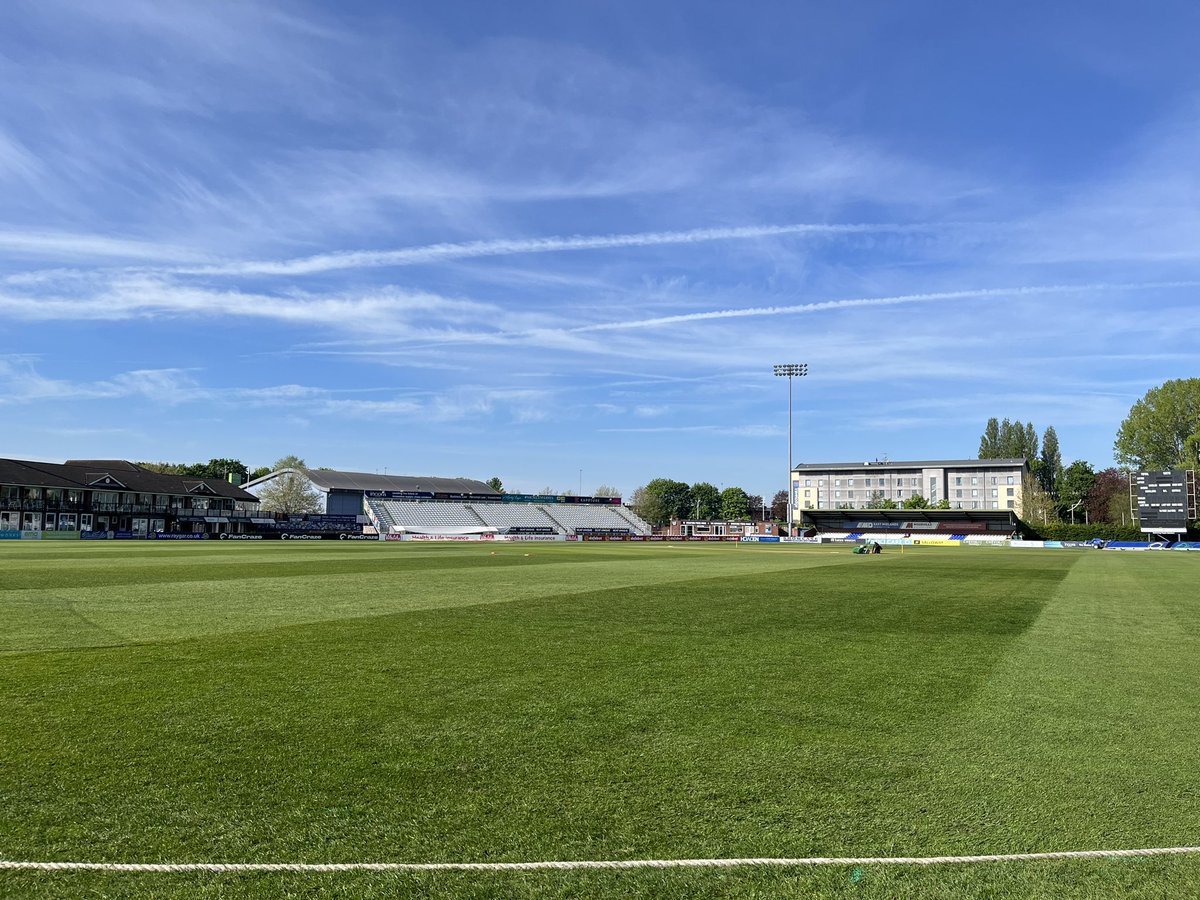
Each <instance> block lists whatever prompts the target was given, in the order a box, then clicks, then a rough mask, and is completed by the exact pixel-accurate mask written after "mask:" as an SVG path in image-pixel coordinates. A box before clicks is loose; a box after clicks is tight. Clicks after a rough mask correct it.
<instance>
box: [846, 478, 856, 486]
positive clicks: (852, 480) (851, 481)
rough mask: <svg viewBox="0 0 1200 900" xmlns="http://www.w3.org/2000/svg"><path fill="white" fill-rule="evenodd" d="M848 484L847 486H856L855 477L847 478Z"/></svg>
mask: <svg viewBox="0 0 1200 900" xmlns="http://www.w3.org/2000/svg"><path fill="white" fill-rule="evenodd" d="M846 486H847V487H854V479H853V478H847V479H846Z"/></svg>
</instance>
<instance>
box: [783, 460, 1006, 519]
mask: <svg viewBox="0 0 1200 900" xmlns="http://www.w3.org/2000/svg"><path fill="white" fill-rule="evenodd" d="M1027 474H1029V464H1028V462H1026V461H1025V460H1023V459H949V460H945V459H943V460H930V461H918V462H891V461H883V462H880V461H878V460H877V461H875V462H861V463H817V464H807V463H806V464H801V465H797V466H795V467H794V468H793V469H792V507H793V509H795V510H797V512H801V511H803V510H806V509H870V508H871V507H877V506H878V505H879V504H880V502H881V501H884V500H891V501H893V502H894V503H895V504H896V505H897V506H903V505H904V503H905V501H907V500H910V499H912V497H913V496H915V495H920V496H922V497H924V498H925V499H926V500H928V501H929V503H930V505H934V504H937V503H941V501H943V500H947V501H949V503H950V508H951V509H975V510H992V509H998V510H1013V511H1014V512H1016V513H1018V514H1019V513H1020V511H1021V488H1022V483H1023V482H1024V480H1025V476H1026V475H1027Z"/></svg>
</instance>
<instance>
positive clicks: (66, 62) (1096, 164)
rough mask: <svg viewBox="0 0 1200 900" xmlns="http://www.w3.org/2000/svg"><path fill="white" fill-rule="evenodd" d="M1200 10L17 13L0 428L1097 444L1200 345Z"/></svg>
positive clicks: (88, 443)
mask: <svg viewBox="0 0 1200 900" xmlns="http://www.w3.org/2000/svg"><path fill="white" fill-rule="evenodd" d="M1197 33H1200V8H1198V7H1196V6H1195V5H1194V4H1185V3H1169V2H1164V3H1157V4H1149V5H1147V4H1117V3H1086V4H1085V3H1058V4H1051V5H1050V6H1047V5H1045V4H1032V3H1030V4H1026V3H1015V4H1002V5H995V4H991V5H987V6H984V5H981V4H964V3H951V2H939V3H932V2H911V3H904V4H898V3H891V2H877V3H871V2H861V3H856V4H852V5H846V4H813V3H804V2H789V3H738V4H732V3H730V4H717V3H702V2H697V3H687V4H683V3H678V2H674V3H659V2H638V3H614V2H604V3H600V2H577V3H557V2H556V3H540V2H522V3H517V4H495V3H457V2H449V3H444V4H415V3H410V4H405V3H377V4H372V3H338V4H311V5H310V4H303V3H286V4H272V3H270V2H267V0H263V2H255V3H222V2H211V3H193V2H167V0H107V2H104V3H95V2H92V0H36V2H34V0H15V2H14V0H10V2H8V3H5V4H4V5H3V9H2V10H0V455H2V456H9V457H18V458H32V459H45V460H62V459H66V458H71V457H121V458H130V459H152V460H170V461H180V462H188V461H196V460H206V459H208V458H210V457H214V456H232V457H238V458H241V459H242V460H243V461H244V462H246V463H247V464H248V465H250V466H251V467H253V466H257V465H266V464H269V463H271V462H273V461H274V460H275V459H277V458H279V457H281V456H284V455H286V454H296V455H299V456H302V457H304V458H305V459H306V460H307V461H308V462H309V463H310V464H311V465H324V466H330V467H334V468H345V469H356V470H363V471H383V470H384V469H385V468H386V469H387V470H388V471H390V472H393V473H409V474H439V475H448V476H456V475H466V476H472V477H479V478H487V477H490V476H492V475H498V476H499V477H500V478H502V479H503V480H504V482H505V485H506V486H507V487H508V488H510V489H514V490H525V491H537V490H540V489H542V488H543V487H551V488H553V489H555V490H577V489H578V488H579V486H580V483H582V486H583V490H584V492H585V493H587V492H590V491H591V490H592V489H594V488H595V487H596V486H597V485H600V484H607V485H613V486H616V487H617V488H619V489H620V490H622V491H623V492H625V493H626V494H628V493H629V492H631V491H632V490H633V489H634V488H635V487H637V486H638V485H640V484H643V483H645V482H646V481H647V480H649V479H650V478H654V477H657V476H660V475H661V476H668V477H673V478H677V479H679V480H683V481H688V482H694V481H698V480H708V481H712V482H713V483H715V484H719V485H724V486H729V485H735V484H736V485H741V486H743V487H745V488H746V489H747V490H749V491H750V492H751V493H763V494H767V495H768V496H769V495H770V494H771V493H773V492H774V491H775V490H777V489H779V488H781V487H782V486H783V485H784V484H785V479H786V468H785V464H786V461H787V387H786V383H785V382H784V380H783V379H776V378H773V377H772V375H771V366H772V364H774V363H783V362H807V363H809V365H810V366H811V374H810V375H809V377H808V378H806V379H803V380H800V381H797V382H796V383H795V445H796V450H795V458H796V460H797V461H803V462H825V461H833V460H859V459H875V458H881V457H883V456H885V455H886V456H888V457H890V458H891V459H904V458H934V457H936V458H943V457H970V456H973V455H974V453H975V451H976V449H977V447H978V441H979V435H980V433H981V431H982V430H983V426H984V423H985V422H986V420H987V418H988V417H989V416H998V417H1001V418H1003V417H1006V416H1007V417H1011V418H1014V419H1021V420H1023V421H1025V420H1029V421H1033V422H1034V424H1035V425H1036V426H1037V427H1038V429H1039V431H1040V430H1041V429H1043V428H1045V426H1047V425H1051V424H1052V425H1054V426H1055V427H1056V428H1057V430H1058V433H1059V436H1060V440H1061V442H1062V446H1063V453H1064V456H1065V457H1066V459H1067V461H1070V460H1071V459H1074V458H1083V459H1087V460H1090V461H1091V462H1092V463H1093V464H1095V465H1097V466H1104V465H1107V464H1110V463H1111V460H1112V441H1113V437H1114V435H1115V431H1116V429H1117V427H1118V425H1119V424H1120V421H1121V419H1122V418H1123V417H1124V416H1125V414H1126V413H1127V412H1128V410H1129V407H1130V406H1131V405H1132V403H1133V402H1134V401H1135V400H1137V399H1138V398H1139V397H1140V396H1142V394H1144V393H1145V391H1146V390H1147V389H1149V388H1151V387H1153V386H1155V385H1157V384H1159V383H1161V382H1162V381H1164V380H1166V379H1168V378H1177V377H1191V376H1195V375H1196V374H1197V364H1198V363H1200V317H1198V316H1197V301H1196V298H1197V296H1200V167H1197V165H1196V160H1197V159H1200V70H1198V69H1197V68H1196V66H1195V61H1194V54H1195V47H1194V39H1195V35H1196V34H1197Z"/></svg>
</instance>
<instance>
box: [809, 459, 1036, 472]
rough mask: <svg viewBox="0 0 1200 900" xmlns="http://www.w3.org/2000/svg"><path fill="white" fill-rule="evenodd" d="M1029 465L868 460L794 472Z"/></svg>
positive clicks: (1020, 461)
mask: <svg viewBox="0 0 1200 900" xmlns="http://www.w3.org/2000/svg"><path fill="white" fill-rule="evenodd" d="M1027 465H1029V463H1028V461H1027V460H1024V459H925V460H911V461H910V460H901V459H889V460H886V461H884V460H881V459H876V460H868V461H866V462H842V463H797V464H796V465H794V466H792V471H793V472H829V471H833V470H835V469H852V470H853V471H855V472H862V471H866V470H867V469H984V468H999V469H1003V468H1008V467H1016V466H1027Z"/></svg>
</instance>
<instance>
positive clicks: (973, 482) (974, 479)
mask: <svg viewBox="0 0 1200 900" xmlns="http://www.w3.org/2000/svg"><path fill="white" fill-rule="evenodd" d="M971 484H979V479H978V478H972V479H971Z"/></svg>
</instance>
